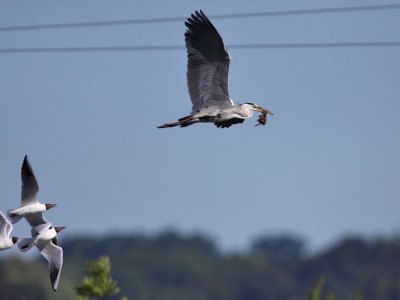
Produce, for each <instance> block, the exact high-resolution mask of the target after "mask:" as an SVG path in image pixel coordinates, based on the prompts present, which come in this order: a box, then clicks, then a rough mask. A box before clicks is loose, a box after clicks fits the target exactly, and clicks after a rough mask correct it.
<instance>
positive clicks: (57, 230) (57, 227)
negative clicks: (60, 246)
mask: <svg viewBox="0 0 400 300" xmlns="http://www.w3.org/2000/svg"><path fill="white" fill-rule="evenodd" d="M65 228H67V227H65V226H56V227H54V230H55V231H56V232H57V233H59V232H60V231H61V230H63V229H65Z"/></svg>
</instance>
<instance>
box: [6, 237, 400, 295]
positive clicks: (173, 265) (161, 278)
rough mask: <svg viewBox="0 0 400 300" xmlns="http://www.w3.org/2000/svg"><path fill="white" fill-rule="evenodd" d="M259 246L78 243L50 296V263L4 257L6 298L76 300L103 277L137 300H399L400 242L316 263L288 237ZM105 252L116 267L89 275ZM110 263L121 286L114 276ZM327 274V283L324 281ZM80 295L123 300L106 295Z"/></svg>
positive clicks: (339, 251)
mask: <svg viewBox="0 0 400 300" xmlns="http://www.w3.org/2000/svg"><path fill="white" fill-rule="evenodd" d="M278 240H279V239H278ZM260 241H261V243H257V242H256V243H254V244H253V245H258V246H257V247H255V248H256V249H255V248H253V249H252V250H251V251H248V252H238V253H226V252H221V251H219V250H218V248H217V247H216V246H215V244H214V243H213V242H212V241H211V240H210V239H209V238H207V237H204V236H201V235H182V234H179V233H176V232H171V231H169V232H166V233H161V234H159V235H155V236H145V235H129V236H116V235H115V234H114V235H112V236H107V237H103V238H94V237H90V236H85V237H81V238H74V239H70V240H66V241H64V242H63V248H64V265H63V271H62V275H61V281H60V286H59V289H58V291H57V292H56V293H54V292H53V291H52V290H51V286H50V282H49V276H48V269H47V263H46V262H45V261H44V259H43V258H42V257H40V256H39V255H38V261H36V260H22V261H21V260H17V259H14V258H10V257H8V258H7V257H6V258H4V256H3V258H1V257H0V270H1V272H0V299H1V300H22V299H29V300H50V299H51V300H71V299H74V298H75V297H76V293H75V291H76V290H74V286H76V283H77V282H78V281H79V280H80V278H83V277H85V279H84V280H83V282H82V283H81V284H80V285H79V286H80V287H83V286H85V288H84V289H85V290H86V291H87V290H90V289H92V286H94V285H96V286H97V283H96V282H97V281H96V280H94V279H93V277H96V276H95V275H96V274H100V276H99V277H102V278H103V280H100V281H99V282H100V284H99V285H100V286H104V285H106V286H107V285H108V286H111V287H112V286H114V288H118V287H117V286H116V285H115V282H116V281H117V282H118V286H119V287H120V288H121V290H123V291H124V294H125V295H126V296H128V297H129V299H135V300H187V299H190V300H265V299H279V300H306V299H312V300H316V299H318V300H335V299H340V300H361V295H362V300H375V299H385V300H400V290H399V288H398V287H399V286H400V239H399V238H392V239H379V240H365V239H360V238H349V239H346V240H343V241H341V242H339V243H337V244H336V245H334V246H333V247H331V248H330V249H328V250H327V251H324V252H322V253H318V254H315V255H313V256H311V257H307V256H304V255H303V254H301V255H297V254H296V253H298V252H297V250H296V248H297V249H299V248H298V247H297V246H296V245H300V243H298V242H296V240H294V241H290V240H287V237H285V239H284V240H283V241H284V243H282V242H281V241H280V243H275V241H274V240H271V239H269V238H268V239H265V238H263V239H260ZM271 241H272V242H273V243H272V245H271ZM275 245H277V246H275ZM271 246H272V247H271ZM283 246H284V247H283ZM288 246H289V247H288ZM288 249H291V250H290V251H289V252H288ZM281 250H282V251H283V252H284V254H285V255H283V256H282V253H280V251H281ZM292 250H295V251H292ZM122 251H123V252H122ZM104 253H106V254H107V255H108V257H109V260H107V259H106V261H103V262H102V263H97V264H96V263H95V264H94V266H95V267H93V268H92V267H89V266H90V264H88V265H87V270H85V274H83V272H82V271H83V270H82V266H83V264H84V262H85V261H87V260H89V261H92V262H94V261H95V260H96V261H97V259H98V257H100V256H101V255H103V254H104ZM286 253H292V254H293V253H294V254H295V255H292V256H291V257H294V259H289V260H288V259H286V257H288V256H287V255H286ZM272 254H273V255H272ZM282 258H283V259H282ZM110 261H112V264H113V269H112V271H113V272H112V276H113V278H114V279H115V280H114V279H111V277H110V265H109V262H110ZM98 265H100V266H101V267H100V268H99V269H100V270H97V267H98ZM86 271H88V272H86ZM321 274H323V275H324V276H325V278H326V279H327V280H326V281H325V282H324V281H323V280H321V279H320V280H319V281H318V278H320V276H321ZM88 278H92V279H91V280H89V279H88ZM104 278H108V280H104ZM317 281H318V283H317V284H316V282H317ZM84 283H85V284H86V285H84ZM104 283H106V284H104ZM113 284H114V285H113ZM314 286H315V288H314V289H312V287H314ZM106 290H109V291H113V290H114V292H115V291H116V290H115V289H113V288H111V289H108V288H105V289H103V291H106ZM331 291H332V292H334V294H333V293H332V292H331ZM92 292H93V290H92ZM79 296H80V297H81V298H80V299H85V298H84V297H86V299H93V298H95V297H97V299H98V298H101V297H108V299H110V300H111V299H113V300H115V299H120V296H119V295H113V296H101V295H100V292H96V295H93V294H92V295H89V293H87V294H85V295H82V294H80V295H79ZM89 297H90V298H89Z"/></svg>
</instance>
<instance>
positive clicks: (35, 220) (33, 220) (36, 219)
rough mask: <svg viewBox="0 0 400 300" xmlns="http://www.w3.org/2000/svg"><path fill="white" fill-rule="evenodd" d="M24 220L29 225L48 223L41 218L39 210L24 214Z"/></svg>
mask: <svg viewBox="0 0 400 300" xmlns="http://www.w3.org/2000/svg"><path fill="white" fill-rule="evenodd" d="M25 219H26V221H27V222H28V223H29V225H31V227H38V226H40V225H46V224H49V222H48V221H47V220H46V219H45V218H43V214H42V213H41V212H38V213H34V214H29V215H26V216H25Z"/></svg>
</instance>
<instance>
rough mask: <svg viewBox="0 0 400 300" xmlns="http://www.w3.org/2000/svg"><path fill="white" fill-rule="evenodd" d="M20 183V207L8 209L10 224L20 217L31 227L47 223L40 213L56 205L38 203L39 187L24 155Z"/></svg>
mask: <svg viewBox="0 0 400 300" xmlns="http://www.w3.org/2000/svg"><path fill="white" fill-rule="evenodd" d="M21 181H22V187H21V207H20V208H16V209H10V210H8V212H7V213H8V217H9V218H10V220H11V222H12V223H16V222H18V221H19V220H20V219H21V218H22V217H25V219H26V221H27V222H28V223H29V224H30V225H31V226H32V227H35V226H38V225H40V224H45V223H47V221H46V220H44V219H43V216H42V212H44V211H46V210H48V209H50V208H52V207H55V206H56V204H52V203H40V202H39V201H38V198H37V194H38V192H39V185H38V183H37V180H36V177H35V174H34V173H33V170H32V167H31V164H30V163H29V160H28V156H26V155H25V157H24V161H23V163H22V167H21Z"/></svg>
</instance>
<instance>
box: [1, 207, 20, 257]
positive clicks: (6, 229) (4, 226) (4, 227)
mask: <svg viewBox="0 0 400 300" xmlns="http://www.w3.org/2000/svg"><path fill="white" fill-rule="evenodd" d="M12 230H13V226H12V224H11V222H10V221H9V220H8V219H7V218H6V216H5V215H4V214H3V213H2V212H1V211H0V250H6V249H10V248H11V247H12V246H14V244H16V243H17V241H18V238H17V237H15V236H13V237H11V231H12Z"/></svg>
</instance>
